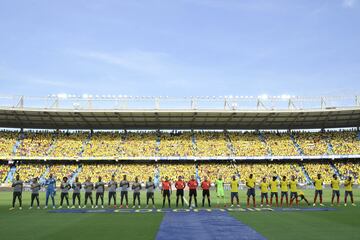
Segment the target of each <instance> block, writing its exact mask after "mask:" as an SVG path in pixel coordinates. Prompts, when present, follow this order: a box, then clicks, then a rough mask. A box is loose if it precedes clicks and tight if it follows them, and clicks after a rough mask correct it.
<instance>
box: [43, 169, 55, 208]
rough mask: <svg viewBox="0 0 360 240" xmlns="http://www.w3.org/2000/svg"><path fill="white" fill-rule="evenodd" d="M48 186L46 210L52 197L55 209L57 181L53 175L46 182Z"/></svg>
mask: <svg viewBox="0 0 360 240" xmlns="http://www.w3.org/2000/svg"><path fill="white" fill-rule="evenodd" d="M45 186H46V200H45V208H47V207H48V202H49V197H51V201H52V205H53V208H55V193H56V180H55V178H54V177H53V175H52V173H51V174H50V176H49V178H48V179H46V181H45Z"/></svg>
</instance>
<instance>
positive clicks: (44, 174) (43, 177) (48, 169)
mask: <svg viewBox="0 0 360 240" xmlns="http://www.w3.org/2000/svg"><path fill="white" fill-rule="evenodd" d="M49 172H50V168H49V166H47V167H46V169H45V172H44V173H43V174H42V175H41V177H40V179H39V183H40V184H45V181H46V176H47V175H48V173H49Z"/></svg>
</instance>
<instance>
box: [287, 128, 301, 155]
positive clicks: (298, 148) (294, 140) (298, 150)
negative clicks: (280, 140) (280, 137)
mask: <svg viewBox="0 0 360 240" xmlns="http://www.w3.org/2000/svg"><path fill="white" fill-rule="evenodd" d="M290 139H291V141H292V143H293V144H294V146H295V148H296V151H297V152H298V153H299V155H301V156H303V155H304V150H302V148H301V146H300V145H299V144H298V143H297V142H296V139H295V137H294V135H293V134H292V133H291V132H290Z"/></svg>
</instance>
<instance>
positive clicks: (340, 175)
mask: <svg viewBox="0 0 360 240" xmlns="http://www.w3.org/2000/svg"><path fill="white" fill-rule="evenodd" d="M330 168H331V169H332V170H333V171H334V173H335V174H336V175H338V176H339V177H340V178H342V174H341V173H340V171H339V169H338V168H337V167H336V166H335V164H334V163H332V162H330Z"/></svg>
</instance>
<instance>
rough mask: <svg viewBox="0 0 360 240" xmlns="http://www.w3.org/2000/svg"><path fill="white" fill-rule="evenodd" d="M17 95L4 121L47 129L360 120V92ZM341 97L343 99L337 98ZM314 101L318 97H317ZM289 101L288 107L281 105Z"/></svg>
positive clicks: (296, 125) (0, 116)
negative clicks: (179, 101) (35, 100)
mask: <svg viewBox="0 0 360 240" xmlns="http://www.w3.org/2000/svg"><path fill="white" fill-rule="evenodd" d="M14 99H15V100H16V104H10V103H7V104H4V103H3V104H1V101H0V127H9V128H43V129H311V128H347V127H359V126H360V105H359V103H358V101H357V98H356V101H354V102H352V103H351V104H349V105H345V104H343V105H342V106H341V107H337V106H335V105H332V104H330V103H331V102H334V100H332V101H330V100H329V99H325V98H321V99H320V104H319V106H318V107H306V108H303V107H302V106H305V105H306V104H307V103H308V102H306V101H305V100H304V99H300V98H298V97H296V98H295V97H286V98H284V97H278V98H269V97H267V98H266V99H265V98H264V97H262V98H259V97H258V98H254V99H252V98H250V97H249V98H241V97H240V98H220V99H213V98H210V99H206V98H205V99H202V98H191V99H188V100H189V106H190V107H188V108H184V107H181V106H179V105H175V107H172V108H166V107H164V108H160V104H162V105H163V106H166V103H167V102H166V101H173V100H171V99H167V100H166V101H165V100H161V99H160V100H159V98H151V99H150V100H151V101H153V100H154V104H155V105H154V106H150V107H149V106H145V107H143V108H141V107H139V105H137V106H135V105H132V104H135V103H137V102H139V101H140V100H144V99H136V98H129V97H126V98H123V97H122V98H115V99H108V98H107V97H105V98H104V99H101V103H103V102H104V101H105V102H106V101H110V102H116V103H117V104H118V105H116V106H115V107H111V108H107V107H104V106H99V107H94V105H96V104H97V101H96V100H93V99H89V98H86V99H84V98H83V97H77V96H76V97H75V98H74V99H71V98H70V99H69V98H66V99H65V100H67V101H69V100H70V103H71V105H69V104H68V105H66V104H65V103H61V101H60V100H64V98H62V99H61V98H59V97H58V96H56V97H49V98H47V99H46V103H47V104H46V105H45V106H41V107H34V106H27V105H26V104H25V98H24V97H19V98H11V99H10V100H14ZM0 100H1V97H0ZM8 100H9V98H8ZM41 100H44V99H41ZM145 100H146V101H145ZM145 100H144V101H145V102H148V101H150V100H149V99H145ZM183 100H184V99H183ZM245 100H246V101H245ZM340 100H341V99H340ZM340 100H339V99H337V102H339V101H340ZM99 101H100V100H99ZM184 101H185V100H184ZM186 101H187V100H186ZM186 101H185V102H186ZM309 101H310V100H309ZM312 101H313V102H314V100H312ZM75 103H76V104H75ZM205 103H206V104H207V105H205ZM245 103H251V104H255V107H254V106H250V105H245ZM284 103H285V104H286V107H284V106H283V105H281V104H284ZM119 104H120V105H119ZM4 105H5V106H4ZM37 105H38V104H37ZM124 105H126V107H124ZM140 105H141V104H140ZM142 106H144V104H143V105H142ZM249 106H250V107H249Z"/></svg>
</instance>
